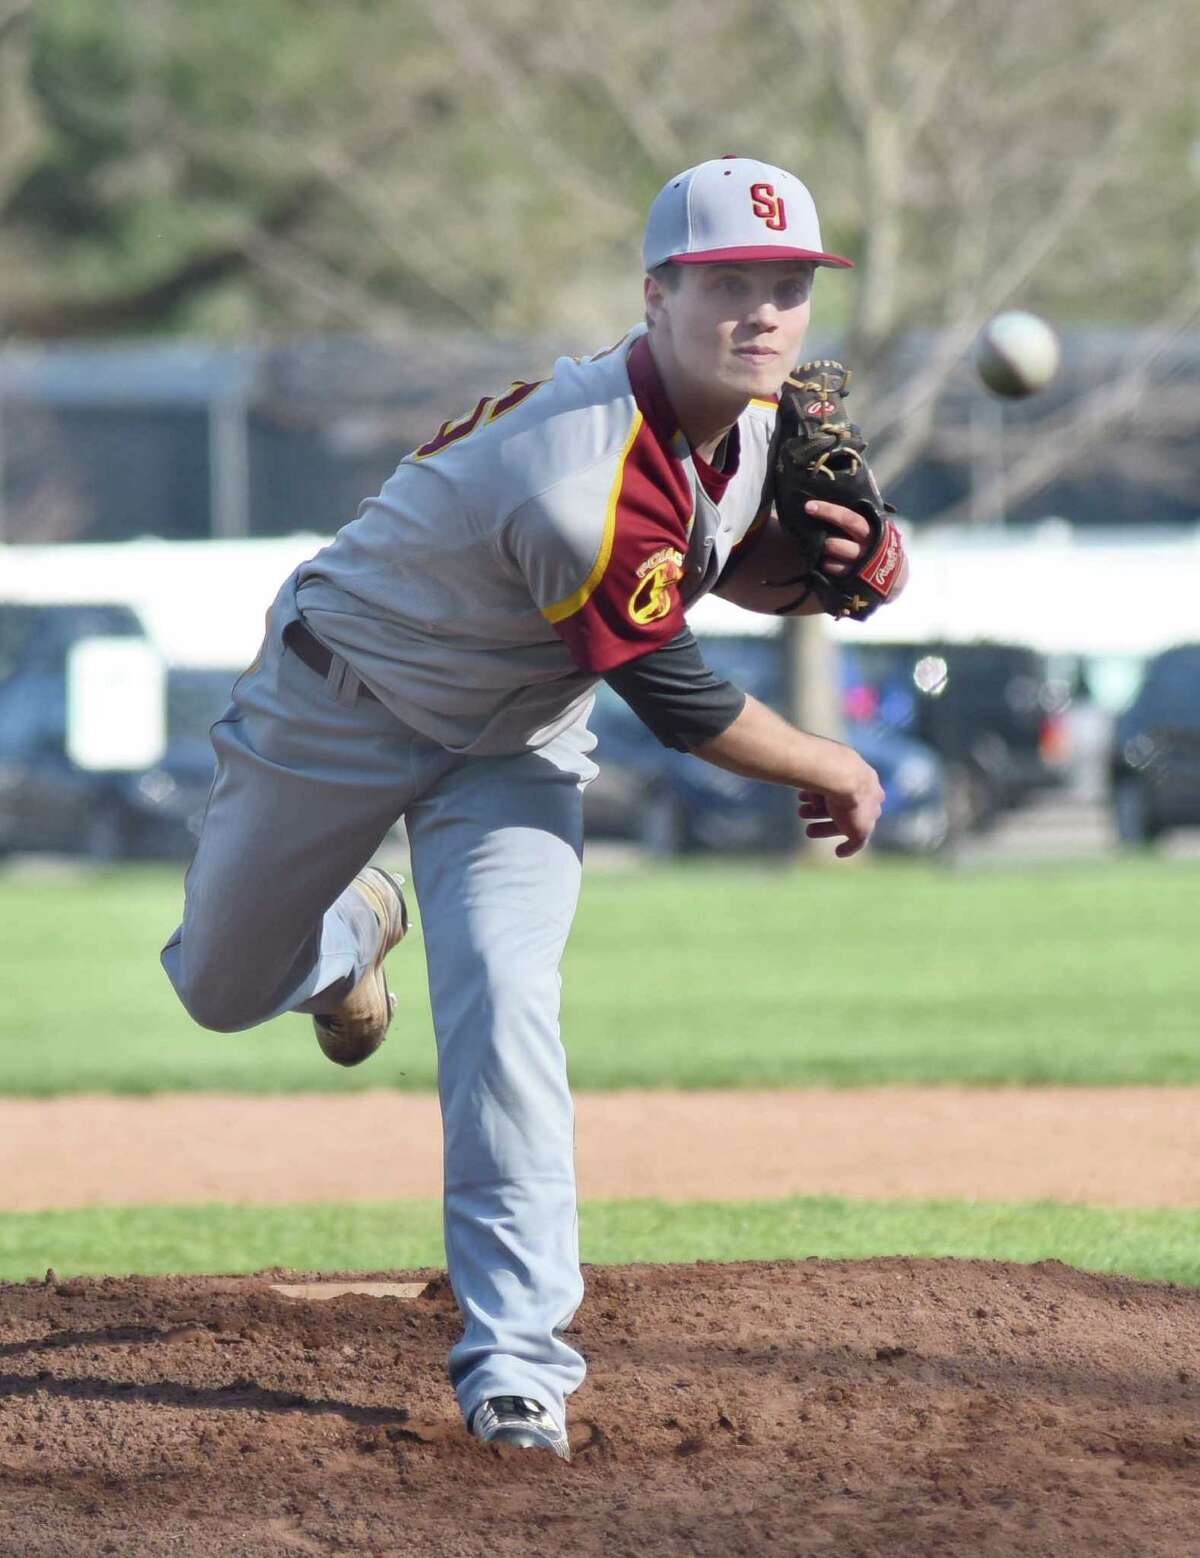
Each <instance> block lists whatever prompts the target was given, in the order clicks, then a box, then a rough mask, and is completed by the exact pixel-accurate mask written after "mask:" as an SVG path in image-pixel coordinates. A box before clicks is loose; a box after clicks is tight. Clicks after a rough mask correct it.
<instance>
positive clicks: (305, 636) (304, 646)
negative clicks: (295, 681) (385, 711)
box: [283, 618, 379, 703]
mask: <svg viewBox="0 0 1200 1558" xmlns="http://www.w3.org/2000/svg"><path fill="white" fill-rule="evenodd" d="M283 641H284V643H285V644H286V645H287V647H288V648H289V649H290V650H291V651H292V653H293V654H294V655H295V656H296V659H297V660H303V661H304V663H305V665H306V666H307V667H308V668H309V670H310V671H315V672H316V673H317V675H318V676H328V675H329V667H330V666H331V665H332V664H333V652H332V650H330V649H327V648H326V646H325V645H324V644H323V643H322V642H321V640H320V639H319V638H318V637H317V635H316V634H315V633H314V632H313V631H312V630H311V629H310V628H308V627H306V626H305V625H304V623H303V622H301V621H300V619H299V618H297V619H296V621H295V622H289V623H288V625H287V627H285V628H284V630H283ZM357 696H358V697H360V698H370V699H371V701H372V702H373V703H378V702H379V699H378V698H377V697H376V696H375V694H374V693H373V692H372V691H371V689H370V688H369V687H368V686H367V685H366V683H365V682H359V684H358V694H357Z"/></svg>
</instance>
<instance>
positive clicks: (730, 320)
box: [646, 260, 813, 399]
mask: <svg viewBox="0 0 1200 1558" xmlns="http://www.w3.org/2000/svg"><path fill="white" fill-rule="evenodd" d="M677 268H678V269H679V270H680V271H681V272H682V275H681V277H680V279H679V282H678V284H677V286H676V287H675V288H674V290H673V291H669V292H668V291H665V290H664V289H662V288H660V287H657V286H656V285H655V284H654V282H653V281H652V280H651V282H650V284H649V286H648V288H647V298H646V301H647V309H648V311H649V314H650V317H651V319H652V320H653V321H654V332H655V352H656V355H658V354H659V353H661V352H663V351H665V352H667V353H668V354H669V356H670V358H671V360H672V366H673V368H674V370H675V372H676V373H677V374H678V375H679V376H680V377H681V378H682V379H683V380H684V381H685V382H686V383H687V384H688V385H689V386H690V387H692V388H694V389H695V390H697V391H701V390H704V389H706V390H707V391H708V393H710V394H713V393H717V394H724V393H725V392H728V393H729V395H730V397H731V398H732V397H734V396H737V397H744V398H747V399H750V398H752V397H754V396H758V395H774V394H775V393H776V392H777V390H778V389H779V386H780V385H781V384H782V383H783V380H784V378H785V377H786V375H787V374H788V373H790V372H791V370H792V368H793V367H794V366H795V364H796V362H797V360H798V359H799V356H800V351H801V348H802V347H803V344H804V334H805V331H806V330H807V329H808V316H809V294H810V293H811V291H812V277H813V267H812V266H811V265H809V264H805V263H803V262H797V263H792V262H790V261H783V260H770V261H763V262H761V263H750V264H742V265H681V266H679V267H677Z"/></svg>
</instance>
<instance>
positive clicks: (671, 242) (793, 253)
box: [642, 157, 854, 270]
mask: <svg viewBox="0 0 1200 1558" xmlns="http://www.w3.org/2000/svg"><path fill="white" fill-rule="evenodd" d="M642 258H643V260H644V262H645V266H646V269H647V270H653V269H654V267H655V266H656V265H661V264H663V262H664V261H666V260H670V261H672V262H673V263H674V264H676V265H717V264H722V263H723V264H727V265H728V264H731V263H736V262H739V261H744V260H811V261H813V262H814V263H815V264H817V265H840V266H851V265H853V263H854V262H853V261H852V260H846V259H843V258H842V256H841V255H840V254H826V252H825V251H824V249H822V247H821V229H820V226H819V225H818V222H817V208H816V206H815V205H814V204H813V197H812V196H811V195H810V194H809V192H808V190H807V189H806V188H805V187H804V185H803V184H802V183H801V182H800V180H799V179H798V178H797V177H796V176H795V174H793V173H785V172H784V170H783V169H782V168H775V167H772V166H771V164H770V163H769V162H758V161H756V160H755V159H754V158H753V157H716V158H714V159H713V160H712V161H711V162H701V163H698V164H697V165H696V166H695V167H694V168H688V169H687V171H686V172H684V173H680V174H678V175H677V176H676V177H675V178H673V179H670V180H668V182H667V183H666V184H665V185H664V186H663V188H662V189H661V190H660V191H659V193H658V194H657V195H656V196H655V198H654V204H653V205H652V206H651V207H650V215H649V216H648V217H647V219H646V237H645V240H644V242H643V244H642Z"/></svg>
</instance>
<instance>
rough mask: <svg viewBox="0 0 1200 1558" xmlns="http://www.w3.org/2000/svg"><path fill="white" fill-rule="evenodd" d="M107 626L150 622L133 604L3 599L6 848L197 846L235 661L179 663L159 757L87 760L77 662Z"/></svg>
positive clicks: (110, 634) (111, 855) (126, 631)
mask: <svg viewBox="0 0 1200 1558" xmlns="http://www.w3.org/2000/svg"><path fill="white" fill-rule="evenodd" d="M96 638H136V639H141V640H143V641H144V640H145V634H144V631H143V628H142V626H141V623H140V622H139V620H138V618H137V617H136V616H135V615H134V613H133V612H131V611H129V610H128V609H127V608H125V607H122V606H106V605H99V606H92V605H59V606H36V607H35V606H14V605H0V854H6V853H11V852H13V851H15V850H21V851H23V852H24V851H30V852H38V851H47V852H53V853H61V854H81V855H89V856H91V857H92V858H94V859H99V860H115V859H120V858H124V857H139V856H140V857H144V858H159V857H183V858H186V857H187V856H188V855H189V854H190V853H191V851H192V850H193V849H194V847H195V842H196V833H197V831H198V828H199V822H200V818H201V816H202V815H203V810H204V805H205V803H206V800H207V797H208V791H209V787H210V785H211V783H212V774H213V757H212V751H211V748H210V747H209V744H208V728H209V726H210V725H211V724H212V722H213V720H215V719H217V718H218V717H219V716H220V714H221V712H222V711H223V709H224V708H225V706H226V704H227V702H228V695H229V689H230V687H231V686H232V683H233V680H234V673H233V672H232V671H224V670H222V671H210V670H172V671H170V672H168V674H167V677H166V685H165V695H166V708H165V711H164V713H165V721H164V725H165V735H166V745H165V749H164V751H163V753H162V755H161V757H160V759H159V760H158V761H157V762H156V763H155V764H154V765H153V766H152V767H150V768H141V769H136V770H132V771H130V770H127V769H103V768H102V769H95V768H86V767H82V766H80V764H79V763H78V762H76V761H75V760H74V757H73V756H72V752H71V743H70V740H69V737H68V663H69V657H70V654H71V651H72V649H73V648H74V647H75V646H76V645H78V644H80V643H83V642H86V641H89V640H93V639H96Z"/></svg>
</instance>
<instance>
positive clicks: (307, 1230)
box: [0, 1197, 1200, 1286]
mask: <svg viewBox="0 0 1200 1558" xmlns="http://www.w3.org/2000/svg"><path fill="white" fill-rule="evenodd" d="M580 1227H581V1240H582V1250H583V1258H584V1260H585V1261H590V1262H595V1263H604V1264H608V1263H610V1262H625V1261H694V1260H799V1259H803V1258H804V1257H805V1256H810V1255H816V1256H823V1257H825V1258H828V1259H839V1260H856V1259H861V1258H865V1257H868V1256H872V1255H908V1256H957V1257H960V1258H975V1259H982V1260H1012V1261H1037V1260H1060V1261H1064V1262H1066V1263H1067V1264H1068V1265H1072V1266H1080V1267H1083V1268H1084V1269H1086V1270H1090V1271H1110V1272H1121V1273H1124V1274H1125V1275H1128V1276H1137V1277H1151V1278H1159V1279H1163V1280H1167V1281H1171V1282H1180V1283H1185V1284H1187V1285H1189V1286H1200V1210H1192V1209H1178V1208H1166V1209H1161V1210H1141V1209H1139V1210H1122V1211H1111V1210H1101V1209H1098V1208H1094V1207H1083V1206H1061V1205H1058V1204H1056V1203H1054V1202H1034V1203H1024V1204H1021V1205H1016V1206H1004V1205H994V1204H988V1203H983V1202H965V1201H848V1200H842V1199H838V1198H834V1197H810V1198H798V1199H793V1200H787V1201H756V1202H743V1203H716V1202H707V1203H698V1204H694V1205H683V1206H679V1205H668V1204H666V1203H665V1202H661V1201H593V1202H590V1203H587V1204H585V1205H584V1207H583V1211H582V1214H581V1219H580ZM444 1264H445V1256H444V1252H443V1247H442V1236H441V1211H440V1208H439V1206H438V1205H437V1204H436V1203H434V1202H432V1201H408V1202H393V1203H370V1204H363V1203H357V1204H351V1205H341V1206H339V1205H325V1206H282V1207H234V1206H200V1207H158V1206H155V1207H120V1208H113V1209H107V1210H88V1211H76V1212H44V1213H21V1214H16V1213H8V1214H4V1215H0V1278H4V1279H6V1280H9V1281H21V1280H24V1279H27V1278H30V1277H41V1276H42V1275H43V1274H44V1273H45V1271H46V1270H47V1268H48V1267H53V1269H54V1270H55V1271H56V1272H57V1273H58V1275H59V1276H60V1277H65V1276H70V1275H93V1274H95V1275H100V1274H108V1275H112V1276H121V1275H125V1274H126V1273H129V1272H142V1273H152V1272H239V1271H261V1270H263V1269H265V1268H268V1267H273V1266H283V1267H287V1268H290V1269H293V1270H298V1271H386V1270H397V1269H399V1270H403V1269H407V1268H411V1267H419V1266H443V1265H444Z"/></svg>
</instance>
